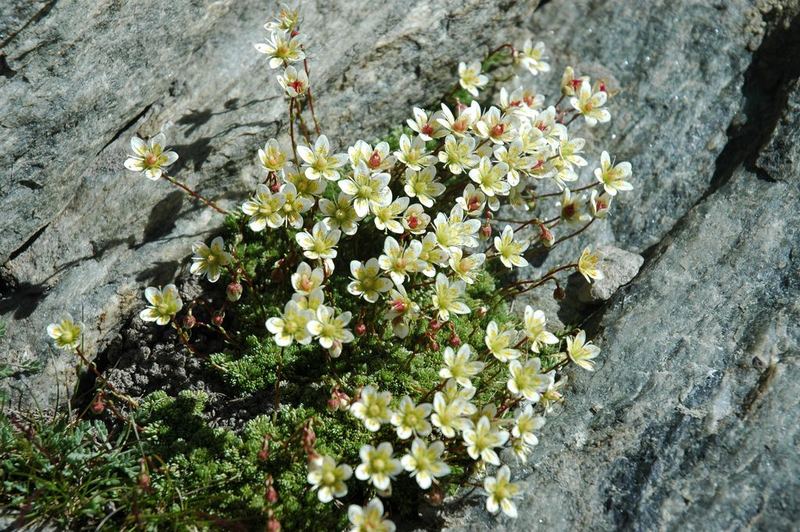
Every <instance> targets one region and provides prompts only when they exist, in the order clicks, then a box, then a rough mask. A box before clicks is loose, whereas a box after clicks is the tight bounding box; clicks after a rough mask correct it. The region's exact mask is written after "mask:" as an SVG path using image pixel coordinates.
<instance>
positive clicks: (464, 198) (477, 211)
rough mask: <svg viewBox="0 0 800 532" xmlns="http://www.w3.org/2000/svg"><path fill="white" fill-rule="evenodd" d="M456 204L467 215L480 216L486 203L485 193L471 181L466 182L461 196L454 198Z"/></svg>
mask: <svg viewBox="0 0 800 532" xmlns="http://www.w3.org/2000/svg"><path fill="white" fill-rule="evenodd" d="M456 205H458V206H459V207H461V209H462V210H463V211H464V212H466V213H467V214H468V215H469V216H480V215H481V213H482V212H483V207H484V206H485V205H486V194H484V193H483V192H482V191H481V190H480V189H478V188H475V185H473V184H472V183H468V184H467V186H466V187H464V192H462V193H461V197H459V198H456Z"/></svg>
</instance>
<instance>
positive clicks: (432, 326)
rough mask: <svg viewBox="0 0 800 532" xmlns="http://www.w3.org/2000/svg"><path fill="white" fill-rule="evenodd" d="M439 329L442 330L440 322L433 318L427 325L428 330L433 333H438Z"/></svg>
mask: <svg viewBox="0 0 800 532" xmlns="http://www.w3.org/2000/svg"><path fill="white" fill-rule="evenodd" d="M441 328H442V322H441V321H439V320H437V319H436V318H433V319H432V320H431V321H430V323H429V324H428V329H430V330H432V331H434V332H436V331H438V330H439V329H441Z"/></svg>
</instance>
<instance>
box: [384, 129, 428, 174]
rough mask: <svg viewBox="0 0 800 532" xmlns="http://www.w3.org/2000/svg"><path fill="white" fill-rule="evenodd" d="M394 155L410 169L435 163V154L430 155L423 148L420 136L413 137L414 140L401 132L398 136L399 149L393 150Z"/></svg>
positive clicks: (423, 142)
mask: <svg viewBox="0 0 800 532" xmlns="http://www.w3.org/2000/svg"><path fill="white" fill-rule="evenodd" d="M394 155H395V157H397V159H398V160H399V161H400V162H401V163H403V164H404V165H406V166H407V167H409V168H410V169H412V170H421V169H422V168H423V167H428V166H431V165H433V164H436V156H434V155H431V154H429V153H428V151H427V150H426V149H425V141H424V140H422V137H414V140H413V141H412V140H411V139H409V138H408V136H407V135H405V134H403V135H401V136H400V150H399V151H396V152H394Z"/></svg>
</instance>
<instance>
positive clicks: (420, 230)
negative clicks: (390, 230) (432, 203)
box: [400, 203, 431, 235]
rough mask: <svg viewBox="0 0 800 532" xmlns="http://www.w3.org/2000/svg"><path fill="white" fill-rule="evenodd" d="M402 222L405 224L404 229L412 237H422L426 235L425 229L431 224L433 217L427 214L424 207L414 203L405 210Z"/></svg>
mask: <svg viewBox="0 0 800 532" xmlns="http://www.w3.org/2000/svg"><path fill="white" fill-rule="evenodd" d="M400 222H401V223H402V224H403V229H405V230H406V231H408V232H409V233H411V234H412V235H421V234H424V233H425V229H427V227H428V224H430V223H431V217H430V215H429V214H426V213H425V208H424V207H423V206H422V205H420V204H419V203H414V204H413V205H409V206H408V208H407V209H406V210H405V212H404V213H403V217H402V219H401V220H400Z"/></svg>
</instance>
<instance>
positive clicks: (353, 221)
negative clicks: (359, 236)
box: [319, 192, 361, 235]
mask: <svg viewBox="0 0 800 532" xmlns="http://www.w3.org/2000/svg"><path fill="white" fill-rule="evenodd" d="M319 211H320V212H321V213H322V214H324V215H325V218H324V219H323V222H324V223H325V225H327V226H328V227H330V228H331V229H341V231H342V233H344V234H346V235H354V234H356V231H358V220H360V219H361V217H360V216H359V215H358V213H356V210H355V209H354V208H353V198H352V197H351V196H350V195H348V194H345V193H344V192H340V193H339V195H338V196H337V197H336V199H335V200H329V199H328V198H321V199H320V200H319Z"/></svg>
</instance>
